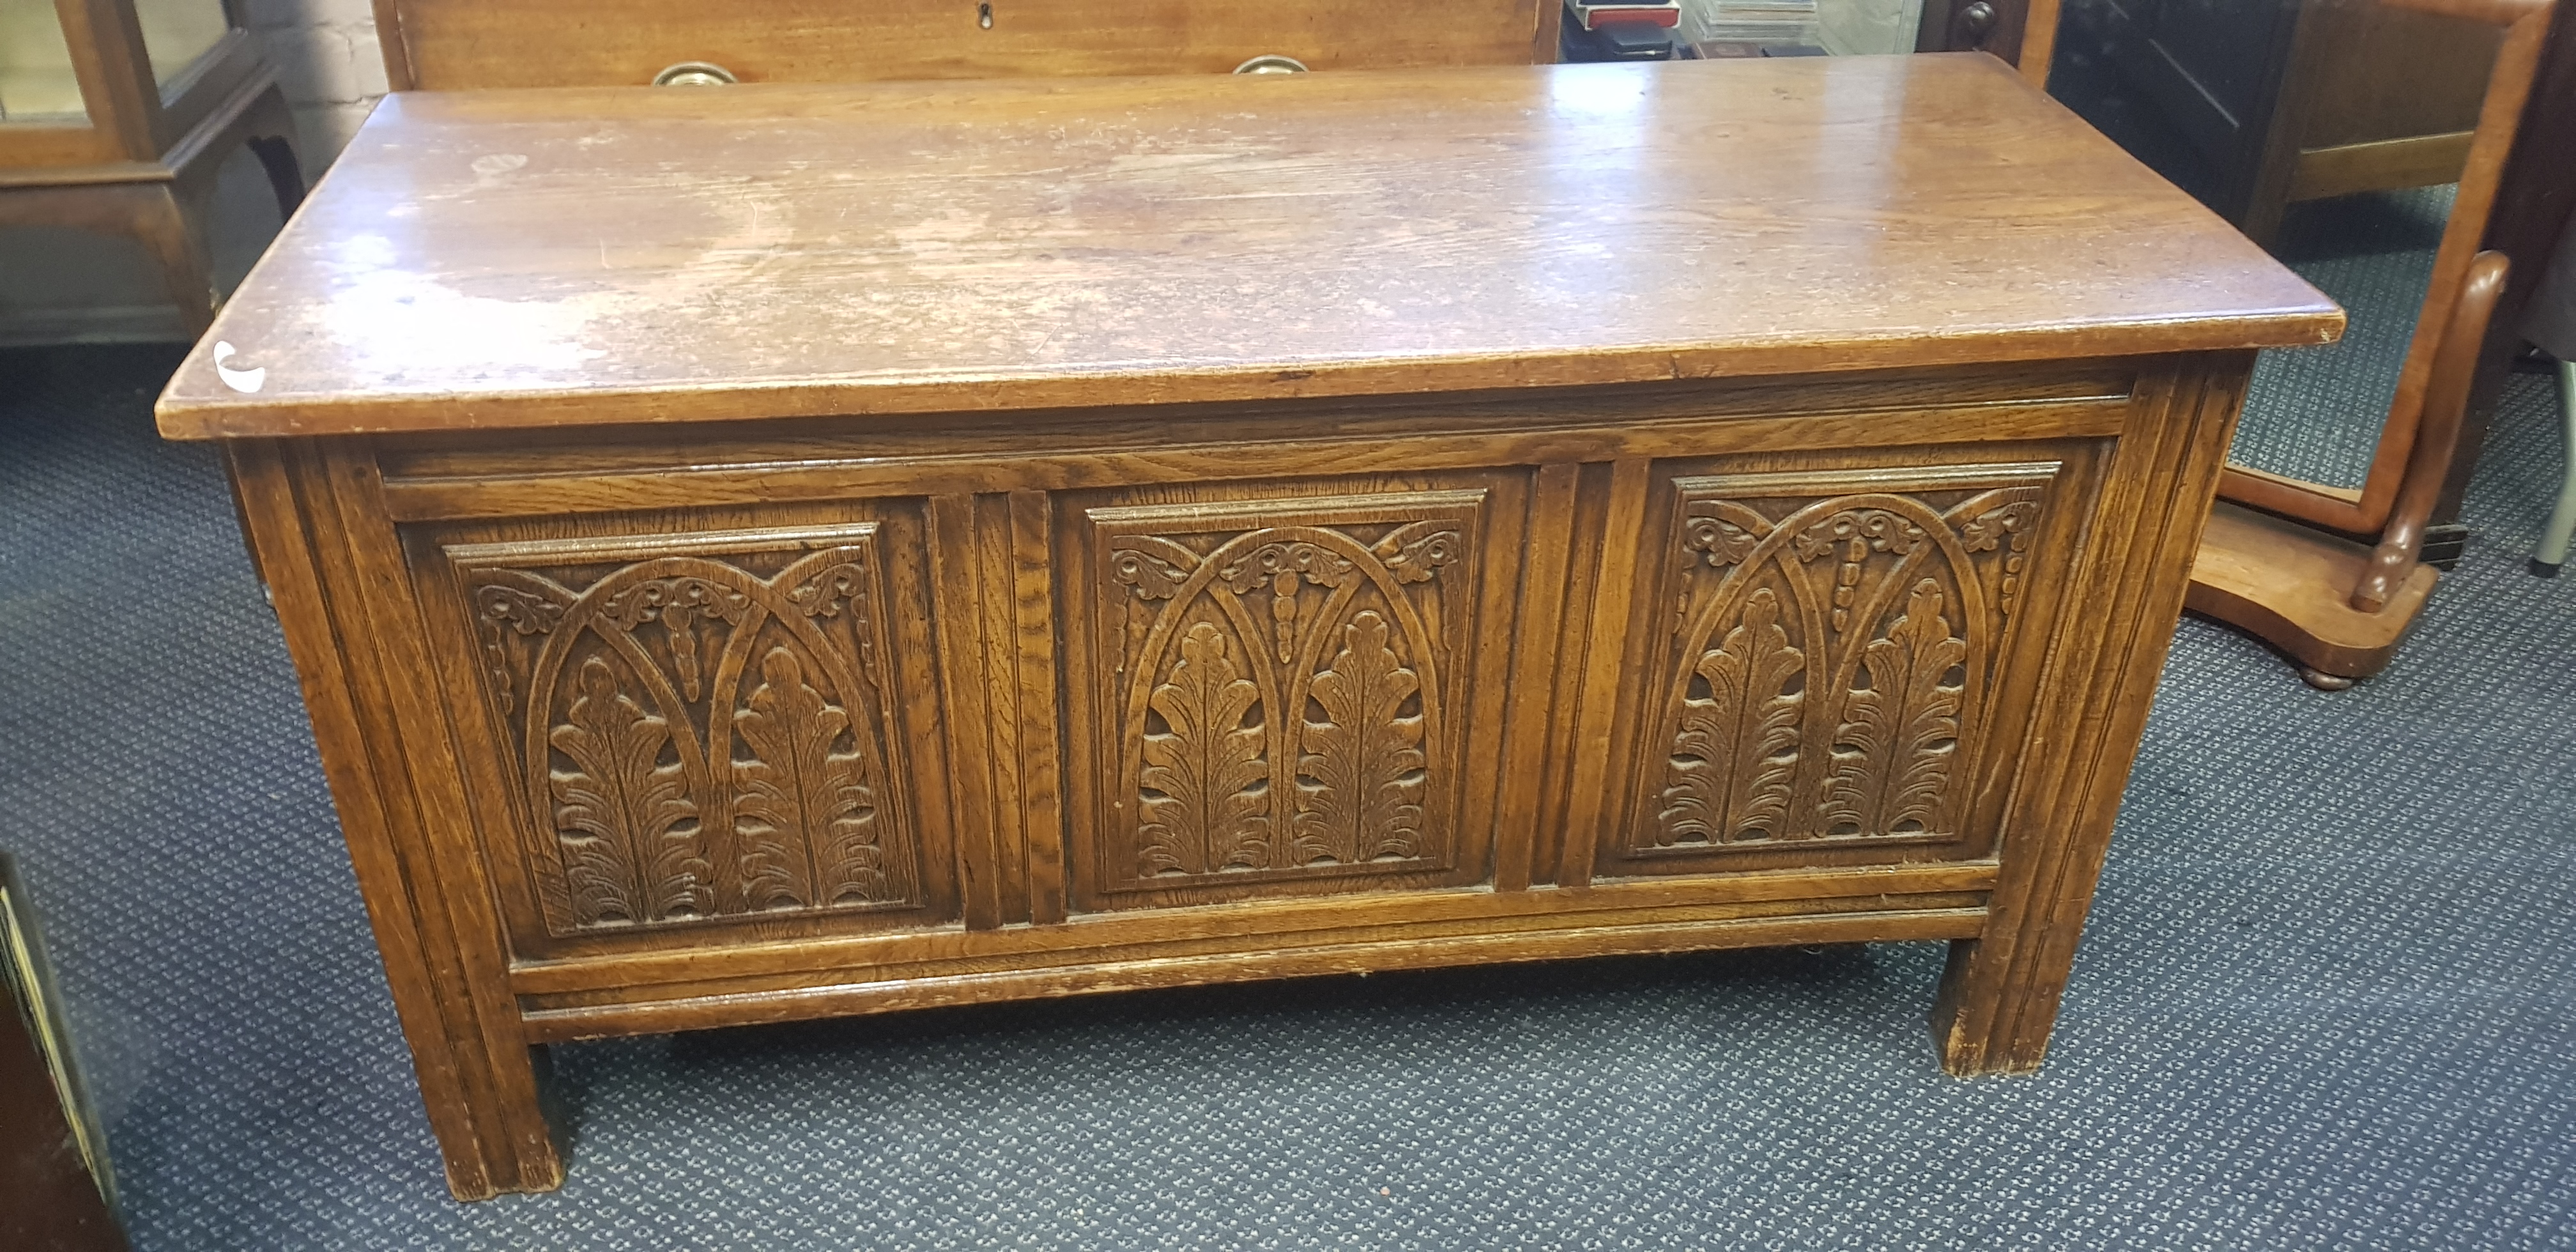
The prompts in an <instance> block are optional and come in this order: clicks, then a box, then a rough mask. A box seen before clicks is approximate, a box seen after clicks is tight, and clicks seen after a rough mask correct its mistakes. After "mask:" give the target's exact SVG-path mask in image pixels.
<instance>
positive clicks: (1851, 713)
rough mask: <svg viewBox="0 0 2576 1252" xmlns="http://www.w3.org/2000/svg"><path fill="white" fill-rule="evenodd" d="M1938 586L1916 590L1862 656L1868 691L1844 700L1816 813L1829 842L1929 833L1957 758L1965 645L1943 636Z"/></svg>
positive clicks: (1946, 632) (1929, 583)
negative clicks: (1852, 836)
mask: <svg viewBox="0 0 2576 1252" xmlns="http://www.w3.org/2000/svg"><path fill="white" fill-rule="evenodd" d="M1944 608H1945V597H1944V595H1943V594H1942V591H1941V585H1940V584H1939V583H1937V582H1935V581H1933V580H1932V579H1929V578H1926V579H1922V580H1920V581H1918V582H1917V583H1915V585H1914V587H1913V589H1912V592H1911V594H1910V595H1909V597H1908V598H1907V601H1906V606H1905V612H1904V614H1903V615H1902V616H1900V617H1898V618H1897V620H1896V621H1895V622H1894V623H1892V624H1891V625H1890V626H1889V627H1888V630H1887V634H1886V635H1885V636H1884V637H1883V638H1879V639H1874V640H1872V641H1870V643H1869V644H1868V645H1867V646H1866V647H1864V648H1863V649H1862V650H1861V666H1862V668H1863V669H1864V670H1866V671H1867V672H1868V676H1869V686H1868V687H1866V688H1858V689H1855V690H1853V691H1850V692H1848V693H1846V694H1845V695H1844V697H1843V709H1842V716H1841V724H1840V726H1839V728H1838V729H1837V730H1836V731H1835V732H1834V745H1833V756H1832V766H1831V769H1830V772H1829V773H1828V775H1827V777H1826V780H1825V793H1824V797H1823V799H1822V801H1821V802H1820V803H1819V804H1818V806H1817V816H1818V822H1819V825H1820V826H1821V827H1822V829H1823V830H1824V831H1825V832H1826V833H1827V834H1837V833H1843V832H1845V831H1850V832H1890V833H1903V832H1905V831H1908V830H1931V829H1935V828H1937V826H1938V823H1939V821H1940V817H1941V811H1940V808H1941V800H1942V792H1943V790H1944V787H1945V785H1946V783H1947V782H1948V779H1949V775H1950V766H1951V762H1952V758H1953V757H1954V756H1955V755H1956V754H1957V750H1958V739H1959V724H1960V714H1961V711H1962V709H1961V705H1962V700H1963V696H1964V688H1963V685H1962V684H1961V683H1959V682H1954V681H1953V679H1952V675H1953V672H1954V671H1956V670H1958V669H1959V668H1960V667H1961V666H1962V665H1963V664H1964V663H1965V662H1966V660H1967V656H1968V645H1967V641H1965V640H1963V639H1960V638H1959V637H1957V636H1956V635H1954V634H1953V633H1952V632H1951V628H1950V620H1949V618H1948V617H1947V616H1946V615H1945V613H1944V611H1943V610H1944Z"/></svg>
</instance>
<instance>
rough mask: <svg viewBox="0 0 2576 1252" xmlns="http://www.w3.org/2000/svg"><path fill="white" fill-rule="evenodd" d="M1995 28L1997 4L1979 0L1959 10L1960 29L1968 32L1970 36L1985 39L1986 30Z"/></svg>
mask: <svg viewBox="0 0 2576 1252" xmlns="http://www.w3.org/2000/svg"><path fill="white" fill-rule="evenodd" d="M1994 28H1995V6H1993V5H1991V4H1988V3H1986V0H1977V2H1976V3H1975V4H1972V5H1969V6H1968V7H1966V8H1964V9H1961V10H1959V29H1961V30H1964V31H1966V32H1968V38H1970V39H1983V38H1985V37H1986V32H1987V31H1990V30H1993V29H1994Z"/></svg>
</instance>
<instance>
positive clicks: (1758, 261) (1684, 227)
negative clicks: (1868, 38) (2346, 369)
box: [160, 55, 2342, 438]
mask: <svg viewBox="0 0 2576 1252" xmlns="http://www.w3.org/2000/svg"><path fill="white" fill-rule="evenodd" d="M2341 324H2342V314H2341V311H2340V310H2338V309H2337V308H2336V307H2335V306H2334V305H2333V304H2332V303H2331V302H2329V301H2328V300H2326V299H2325V297H2323V296H2322V295H2320V294H2318V293H2317V292H2316V291H2315V290H2313V289H2312V288H2310V287H2309V286H2307V285H2306V284H2305V283H2303V282H2301V281H2299V280H2298V279H2297V278H2296V277H2294V276H2292V275H2291V274H2290V273H2289V272H2288V271H2286V270H2284V269H2282V268H2281V267H2280V266H2279V265H2277V264H2275V263H2274V262H2272V261H2271V260H2270V259H2269V258H2268V257H2266V256H2264V255H2263V254H2262V253H2261V252H2260V251H2258V250H2257V249H2255V248H2254V247H2253V246H2252V245H2251V244H2249V243H2247V242H2246V241H2245V240H2244V239H2243V238H2241V237H2240V236H2238V235H2237V234H2236V233H2235V232H2233V231H2232V230H2229V229H2228V228H2227V227H2226V226H2225V225H2223V224H2222V223H2221V222H2219V220H2218V219H2217V218H2215V217H2214V216H2212V215H2210V214H2209V213H2208V212H2207V211H2206V210H2203V209H2202V208H2200V207H2199V206H2198V205H2197V204H2195V203H2193V202H2192V201H2191V200H2189V199H2188V198H2187V197H2185V196H2183V195H2182V194H2181V193H2180V192H2178V191H2175V190H2173V189H2172V188H2171V187H2169V186H2167V185H2165V184H2164V183H2163V182H2161V181H2160V180H2159V179H2157V178H2156V177H2155V176H2154V175H2153V174H2151V173H2149V172H2148V171H2147V170H2145V169H2144V168H2143V167H2141V166H2139V165H2138V164H2136V163H2135V162H2134V161H2132V160H2131V159H2130V158H2129V157H2127V156H2126V155H2125V154H2123V153H2121V152H2120V151H2119V150H2118V149H2117V148H2115V147H2114V146H2113V145H2112V144H2110V143H2109V142H2108V141H2107V140H2105V139H2103V138H2102V137H2101V136H2099V135H2098V134H2096V133H2094V132H2093V131H2092V130H2091V129H2090V128H2088V127H2086V126H2085V125H2084V124H2083V123H2082V122H2080V121H2078V120H2077V119H2076V118H2074V117H2073V116H2072V115H2070V114H2068V113H2066V112H2064V111H2063V110H2061V109H2059V108H2058V107H2057V106H2056V105H2054V104H2053V103H2050V102H2047V101H2045V99H2044V98H2043V97H2041V96H2039V95H2038V93H2037V92H2036V91H2034V90H2033V89H2032V88H2030V87H2028V86H2027V85H2026V84H2024V83H2022V82H2021V81H2020V80H2018V79H2017V78H2015V77H2014V76H2013V74H2012V73H2011V72H2010V70H2009V69H2008V68H2007V67H2005V66H2003V65H2001V64H2000V63H1998V62H1995V61H1993V60H1992V59H1991V58H1986V57H1981V56H1975V55H1959V56H1922V57H1890V58H1830V59H1828V58H1812V59H1794V60H1774V61H1740V62H1728V63H1696V62H1689V63H1676V64H1671V65H1660V66H1549V67H1501V68H1482V69H1464V70H1427V71H1372V72H1350V73H1332V74H1320V73H1319V74H1313V75H1302V76H1285V77H1272V78H1235V77H1229V76H1188V77H1163V78H1149V79H1113V80H1087V81H1066V80H1055V81H1039V80H1022V81H1016V82H978V83H954V84H942V83H898V84H880V85H872V86H867V85H863V86H843V87H820V86H813V87H808V86H768V87H743V88H722V89H709V90H704V91H671V92H644V91H631V90H562V91H542V92H538V91H527V92H507V93H502V92H493V93H468V94H457V95H437V94H430V95H398V96H395V97H392V98H390V99H389V100H388V101H387V102H386V103H385V104H384V105H383V106H382V107H381V108H379V110H378V111H377V114H376V116H375V117H374V118H373V119H371V120H370V121H369V123H368V125H367V127H366V128H365V130H364V131H363V132H362V133H361V134H360V136H359V138H358V139H357V141H356V142H355V143H354V144H353V145H352V146H351V147H350V149H349V151H348V152H347V153H346V154H345V155H344V156H343V157H342V158H341V159H340V161H339V163H338V164H337V165H336V166H335V167H334V169H333V170H332V172H331V174H330V175H329V177H328V178H327V179H326V180H325V181H324V183H323V185H322V186H321V187H320V188H319V189H317V191H316V192H315V195H314V197H313V199H312V200H311V202H309V203H308V204H307V205H306V207H305V209H304V211H303V212H302V213H301V214H299V215H298V217H297V218H296V220H295V222H294V223H293V224H292V225H291V226H290V227H289V228H288V230H287V232H286V233H285V235H284V236H282V237H281V238H280V240H279V242H278V243H277V244H276V245H275V246H274V247H273V248H272V250H271V252H270V254H269V256H268V257H267V259H265V260H264V261H263V262H262V263H261V265H260V266H259V268H258V269H257V270H256V271H255V272H254V273H253V274H252V275H251V277H250V278H249V279H248V280H247V281H246V282H245V283H244V285H243V286H242V288H241V290H240V291H239V292H238V293H237V294H236V295H235V297H234V298H233V300H232V301H231V303H230V304H229V305H228V306H227V308H226V309H225V311H224V313H223V315H222V316H221V318H220V319H219V321H218V322H217V324H216V327H215V329H214V331H213V332H212V333H211V334H209V335H208V336H207V338H206V339H205V340H204V341H203V342H201V343H200V344H199V345H198V348H197V350H196V351H195V353H193V354H192V355H191V356H190V358H189V359H188V360H187V362H186V363H185V364H184V365H183V366H182V367H181V368H180V370H179V372H178V375H177V377H176V378H175V379H174V380H173V382H172V384H171V386H170V389H169V391H168V392H167V393H166V394H165V396H164V397H163V400H162V404H161V409H160V413H161V428H162V430H163V432H164V433H165V434H168V435H170V436H173V437H178V438H205V437H222V436H244V435H282V434H334V433H353V432H368V431H398V430H433V429H480V428H496V427H510V426H535V425H556V424H599V423H619V424H622V423H640V422H667V421H702V420H726V419H740V418H768V417H788V416H803V415H825V414H864V413H880V412H906V411H909V412H939V411H957V410H993V409H1025V408H1032V407H1041V406H1084V405H1093V404H1102V403H1112V402H1115V403H1122V404H1136V403H1140V402H1141V403H1149V404H1159V403H1167V402H1174V401H1197V400H1247V399H1281V398H1292V397H1299V396H1337V395H1360V394H1387V393H1404V392H1427V391H1457V390H1465V389H1475V388H1485V389H1491V388H1510V387H1525V386H1549V385H1595V384H1603V383H1617V382H1633V381H1643V380H1652V379H1669V378H1677V377H1678V378H1691V377H1710V376H1720V375H1744V374H1774V373H1790V372H1798V371H1812V370H1823V369H1856V368H1872V367H1902V366H1924V365H1945V364H1957V363H1967V362H1993V361H2008V360H2031V359H2052V358H2067V357H2074V356H2098V355H2117V354H2129V353H2148V352H2165V351H2200V350H2213V349H2237V348H2248V347H2258V346H2279V345H2289V344H2298V343H2313V342H2321V341H2325V340H2330V339H2332V338H2333V337H2334V336H2335V335H2336V334H2337V333H2339V330H2340V327H2341ZM218 344H230V345H231V346H232V349H233V351H232V352H231V353H230V354H228V357H227V360H226V361H225V362H224V365H225V366H226V367H227V368H229V369H231V370H234V371H264V372H262V373H259V374H258V375H257V378H258V380H259V381H258V383H257V385H258V386H259V388H260V390H259V391H258V392H257V393H255V394H253V393H245V392H244V391H242V390H240V389H239V387H237V386H234V385H228V384H227V383H226V382H224V381H223V380H222V379H221V378H220V377H219V376H218V371H217V368H216V362H215V360H214V359H213V358H214V352H215V351H216V346H217V345H218ZM233 377H234V378H235V379H237V380H243V385H248V383H247V379H246V376H245V375H244V374H242V373H239V372H237V373H235V374H234V375H233Z"/></svg>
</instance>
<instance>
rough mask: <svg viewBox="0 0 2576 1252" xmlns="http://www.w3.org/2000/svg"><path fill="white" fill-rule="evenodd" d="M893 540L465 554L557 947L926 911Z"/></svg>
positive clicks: (731, 541) (838, 534)
mask: <svg viewBox="0 0 2576 1252" xmlns="http://www.w3.org/2000/svg"><path fill="white" fill-rule="evenodd" d="M879 544H880V539H879V533H878V527H877V526H876V525H874V524H872V523H869V524H857V525H845V526H834V527H827V528H815V529H811V530H797V531H754V532H738V533H730V534H709V535H691V536H673V537H665V538H660V539H656V540H652V541H617V540H597V541H594V540H559V541H544V542H534V543H522V544H486V545H467V546H457V547H451V548H449V549H447V555H448V558H449V560H450V562H451V563H452V565H453V568H454V569H455V570H456V576H457V578H458V580H459V582H460V584H461V586H460V588H459V590H460V592H461V594H462V595H463V597H464V598H465V600H466V602H467V605H468V611H469V612H470V613H471V614H472V618H473V620H472V623H471V625H470V629H471V630H472V631H473V632H474V638H475V644H476V646H477V648H478V649H479V657H480V660H481V663H482V666H481V668H482V674H481V677H482V680H483V685H484V693H485V696H486V698H487V699H488V701H489V703H490V705H491V709H492V712H493V715H494V718H495V719H496V723H497V725H498V726H499V727H500V728H501V731H500V738H501V739H502V741H503V743H502V745H501V751H502V754H503V756H504V758H505V759H504V762H503V768H504V772H506V773H507V774H508V775H510V783H509V784H508V785H509V786H510V787H511V788H512V789H513V790H515V792H516V795H515V799H516V800H518V801H519V802H521V804H522V805H523V806H524V807H523V810H522V811H523V812H524V814H525V816H526V822H525V825H526V826H527V828H528V829H527V843H528V846H527V847H526V849H525V851H526V860H527V865H528V867H529V874H528V879H529V881H530V883H531V884H532V886H533V888H534V894H535V896H536V898H537V902H538V905H539V908H540V910H541V912H542V915H543V919H544V924H545V926H546V928H547V930H548V931H549V932H550V933H552V934H555V935H572V934H585V933H597V932H601V931H609V930H615V929H625V928H635V927H653V926H664V925H670V924H676V923H687V922H704V921H708V920H716V919H753V918H776V917H782V916H795V915H811V914H817V913H831V912H848V911H866V910H900V909H910V908H915V907H918V906H920V905H921V904H923V903H924V900H925V895H924V873H923V869H924V867H923V863H922V857H921V850H920V841H919V839H918V838H917V836H916V832H915V830H914V825H913V820H912V817H911V813H910V806H909V804H908V803H907V797H906V795H905V794H904V792H905V784H904V779H905V778H906V776H907V771H906V770H905V769H904V768H903V755H904V753H905V751H906V746H905V744H904V742H903V738H902V736H900V735H899V734H897V733H896V730H895V722H894V720H893V719H894V716H895V712H896V710H897V708H898V707H899V704H900V699H899V697H898V696H897V695H896V692H895V689H894V685H893V679H892V675H891V671H890V668H889V659H888V640H887V629H886V624H887V623H886V619H887V615H888V612H889V605H888V602H887V598H886V594H887V593H886V584H885V579H884V574H883V570H882V569H881V568H880V567H881V563H882V560H883V554H882V553H881V552H880V551H879Z"/></svg>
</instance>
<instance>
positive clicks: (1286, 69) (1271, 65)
mask: <svg viewBox="0 0 2576 1252" xmlns="http://www.w3.org/2000/svg"><path fill="white" fill-rule="evenodd" d="M1234 72H1235V73H1237V74H1303V73H1305V72H1306V63H1305V62H1303V61H1300V60H1298V59H1297V58H1295V57H1283V56H1281V55H1279V54H1278V53H1276V52H1271V53H1265V54H1263V55H1261V56H1257V57H1254V58H1252V59H1251V60H1249V61H1246V62H1244V63H1243V64H1241V65H1238V66H1235V67H1234Z"/></svg>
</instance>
